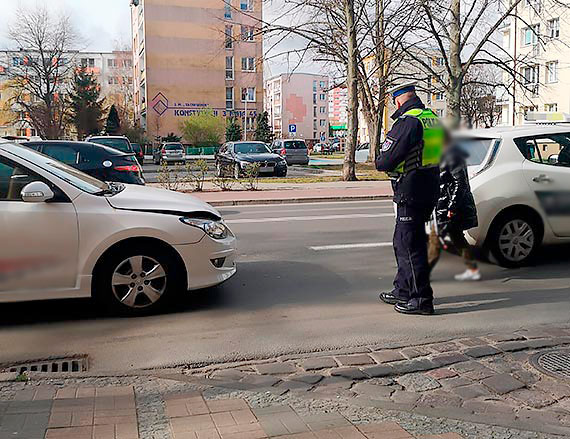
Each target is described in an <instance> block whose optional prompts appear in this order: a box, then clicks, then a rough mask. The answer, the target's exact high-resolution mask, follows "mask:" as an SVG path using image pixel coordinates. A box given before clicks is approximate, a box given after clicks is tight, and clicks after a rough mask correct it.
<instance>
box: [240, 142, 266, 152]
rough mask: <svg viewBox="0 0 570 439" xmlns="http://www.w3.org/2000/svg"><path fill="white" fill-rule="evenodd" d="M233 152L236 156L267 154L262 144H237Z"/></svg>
mask: <svg viewBox="0 0 570 439" xmlns="http://www.w3.org/2000/svg"><path fill="white" fill-rule="evenodd" d="M234 151H235V152H236V153H238V154H266V153H268V152H269V150H268V149H267V146H265V144H263V143H237V144H235V145H234Z"/></svg>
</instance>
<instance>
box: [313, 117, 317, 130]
mask: <svg viewBox="0 0 570 439" xmlns="http://www.w3.org/2000/svg"><path fill="white" fill-rule="evenodd" d="M316 129H317V119H313V130H316Z"/></svg>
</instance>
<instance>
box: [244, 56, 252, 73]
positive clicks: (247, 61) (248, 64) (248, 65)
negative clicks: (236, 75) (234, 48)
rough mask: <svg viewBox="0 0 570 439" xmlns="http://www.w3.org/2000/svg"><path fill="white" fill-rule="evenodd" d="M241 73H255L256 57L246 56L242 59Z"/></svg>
mask: <svg viewBox="0 0 570 439" xmlns="http://www.w3.org/2000/svg"><path fill="white" fill-rule="evenodd" d="M241 71H242V72H255V57H253V56H244V57H242V58H241Z"/></svg>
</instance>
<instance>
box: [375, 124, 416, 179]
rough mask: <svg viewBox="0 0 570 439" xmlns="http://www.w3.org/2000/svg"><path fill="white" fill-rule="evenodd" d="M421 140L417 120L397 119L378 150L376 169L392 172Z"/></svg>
mask: <svg viewBox="0 0 570 439" xmlns="http://www.w3.org/2000/svg"><path fill="white" fill-rule="evenodd" d="M422 138H423V127H422V124H421V122H420V121H419V120H418V119H417V118H415V117H411V116H406V117H403V118H400V119H398V120H397V121H396V123H395V124H394V126H393V127H392V129H391V130H390V131H389V132H388V134H387V135H386V140H385V141H384V143H383V144H382V147H381V148H380V152H379V154H378V158H377V159H376V169H378V170H379V171H385V172H392V171H394V170H395V169H396V168H397V167H398V166H399V165H400V164H401V163H402V162H403V161H404V159H405V158H406V156H407V155H408V153H409V152H410V150H411V149H412V148H413V147H414V146H416V145H417V144H418V143H420V142H421V141H422Z"/></svg>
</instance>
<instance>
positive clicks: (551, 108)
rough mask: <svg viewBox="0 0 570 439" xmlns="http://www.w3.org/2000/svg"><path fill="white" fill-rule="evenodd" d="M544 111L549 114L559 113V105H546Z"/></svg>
mask: <svg viewBox="0 0 570 439" xmlns="http://www.w3.org/2000/svg"><path fill="white" fill-rule="evenodd" d="M544 111H546V112H547V113H556V112H557V111H558V104H544Z"/></svg>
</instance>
